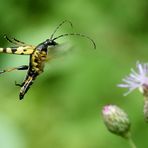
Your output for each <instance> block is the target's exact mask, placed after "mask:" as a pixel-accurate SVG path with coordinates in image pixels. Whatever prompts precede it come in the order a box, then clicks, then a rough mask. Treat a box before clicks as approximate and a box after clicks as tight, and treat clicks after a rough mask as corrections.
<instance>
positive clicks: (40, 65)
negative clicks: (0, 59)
mask: <svg viewBox="0 0 148 148" xmlns="http://www.w3.org/2000/svg"><path fill="white" fill-rule="evenodd" d="M66 22H68V23H70V25H71V26H72V23H71V22H70V21H67V20H64V21H63V22H61V23H60V24H59V25H58V26H57V27H56V29H55V30H54V32H53V33H52V35H51V36H50V38H49V39H46V40H45V41H44V42H42V43H40V44H38V45H37V46H33V45H28V44H26V43H24V42H22V41H19V40H17V39H15V38H8V37H7V36H6V35H5V36H4V37H5V38H6V39H7V40H8V41H9V42H10V43H13V44H15V45H16V47H11V48H0V52H1V53H8V54H18V55H29V56H30V59H29V65H22V66H19V67H14V68H10V69H5V70H1V71H0V74H2V73H5V72H11V71H13V70H27V74H26V77H25V79H24V81H23V82H22V84H18V83H16V82H15V85H16V86H20V87H21V89H20V93H19V99H20V100H22V99H23V97H24V95H25V94H26V93H27V91H28V90H29V88H30V86H31V85H32V84H33V81H34V80H35V79H36V77H37V76H38V75H40V74H41V73H42V72H43V70H44V64H45V62H46V61H47V55H48V48H50V47H54V46H56V45H58V43H57V42H55V40H57V39H59V38H61V37H64V36H74V35H75V36H81V37H85V38H87V39H89V40H90V41H91V42H92V44H93V46H94V48H96V44H95V42H94V41H93V40H92V39H91V38H90V37H88V36H86V35H83V34H79V33H65V34H62V35H59V36H57V37H54V35H55V33H56V32H57V30H58V29H59V28H60V27H61V26H62V25H63V24H64V23H66ZM53 50H54V48H53Z"/></svg>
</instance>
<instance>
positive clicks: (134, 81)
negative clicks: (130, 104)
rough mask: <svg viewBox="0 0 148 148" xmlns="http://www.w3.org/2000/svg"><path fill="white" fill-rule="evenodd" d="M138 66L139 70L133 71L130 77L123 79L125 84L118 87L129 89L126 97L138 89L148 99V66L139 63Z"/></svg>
mask: <svg viewBox="0 0 148 148" xmlns="http://www.w3.org/2000/svg"><path fill="white" fill-rule="evenodd" d="M136 66H137V70H136V71H135V70H134V69H131V73H130V74H129V76H127V77H125V78H124V79H122V81H123V82H124V84H119V85H118V87H122V88H128V89H129V91H128V92H127V93H125V94H124V95H128V94H129V93H130V92H132V91H133V90H135V89H137V88H138V89H139V91H140V92H141V93H142V94H143V95H144V96H145V97H148V64H147V63H145V64H140V63H139V62H137V64H136Z"/></svg>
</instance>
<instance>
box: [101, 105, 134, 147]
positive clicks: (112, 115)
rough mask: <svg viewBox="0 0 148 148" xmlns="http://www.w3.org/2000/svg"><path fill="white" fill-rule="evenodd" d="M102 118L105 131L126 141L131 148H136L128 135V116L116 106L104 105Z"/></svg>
mask: <svg viewBox="0 0 148 148" xmlns="http://www.w3.org/2000/svg"><path fill="white" fill-rule="evenodd" d="M102 116H103V120H104V123H105V125H106V127H107V129H108V130H109V131H110V132H112V133H114V134H116V135H119V136H121V137H123V138H125V139H127V140H128V142H129V144H130V146H131V148H136V146H135V144H134V142H133V141H132V138H131V134H130V125H131V124H130V121H129V118H128V115H127V114H126V113H125V112H124V111H123V110H122V109H121V108H119V107H118V106H116V105H106V106H105V107H104V108H103V110H102Z"/></svg>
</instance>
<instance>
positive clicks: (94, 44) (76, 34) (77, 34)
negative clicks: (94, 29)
mask: <svg viewBox="0 0 148 148" xmlns="http://www.w3.org/2000/svg"><path fill="white" fill-rule="evenodd" d="M70 35H71V36H72V35H75V36H81V37H84V38H87V39H89V40H90V41H91V42H92V44H93V46H94V49H96V43H95V42H94V40H93V39H91V38H90V37H88V36H86V35H84V34H80V33H65V34H62V35H59V36H58V37H55V38H54V39H53V41H54V40H56V39H59V38H61V37H64V36H70Z"/></svg>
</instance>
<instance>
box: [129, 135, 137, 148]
mask: <svg viewBox="0 0 148 148" xmlns="http://www.w3.org/2000/svg"><path fill="white" fill-rule="evenodd" d="M128 143H129V145H130V147H131V148H137V147H136V145H135V143H134V141H133V140H132V138H131V137H129V138H128Z"/></svg>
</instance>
